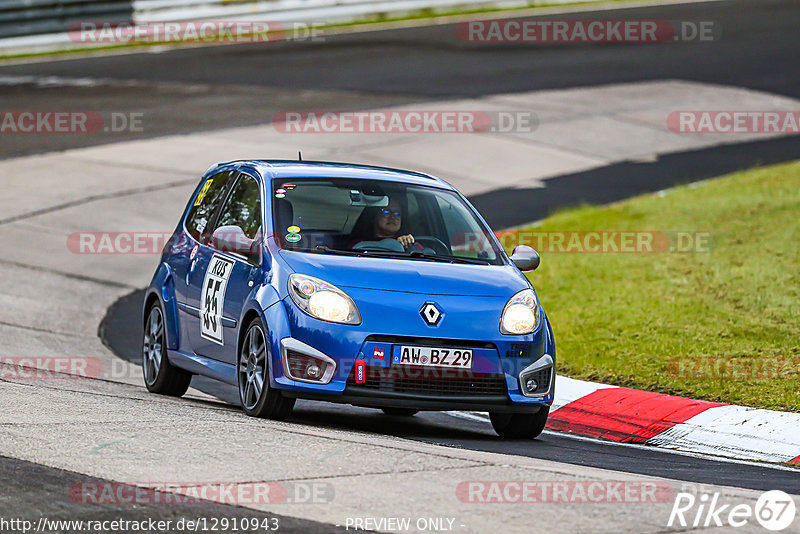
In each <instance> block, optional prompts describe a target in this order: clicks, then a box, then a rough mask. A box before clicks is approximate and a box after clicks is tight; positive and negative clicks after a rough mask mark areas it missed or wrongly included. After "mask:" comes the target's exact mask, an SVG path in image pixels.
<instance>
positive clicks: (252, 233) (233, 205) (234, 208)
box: [216, 174, 261, 239]
mask: <svg viewBox="0 0 800 534" xmlns="http://www.w3.org/2000/svg"><path fill="white" fill-rule="evenodd" d="M221 226H238V227H239V228H241V229H242V230H244V234H245V235H246V236H247V237H248V238H250V239H255V238H256V236H257V235H259V234H260V230H261V191H260V189H259V187H258V182H257V181H256V180H255V178H253V177H252V176H248V175H246V174H243V175H242V177H241V178H239V181H238V182H236V185H234V186H233V189H232V190H231V194H230V196H228V200H227V202H225V206H224V207H223V208H222V212H220V215H219V220H218V221H217V224H216V228H219V227H221Z"/></svg>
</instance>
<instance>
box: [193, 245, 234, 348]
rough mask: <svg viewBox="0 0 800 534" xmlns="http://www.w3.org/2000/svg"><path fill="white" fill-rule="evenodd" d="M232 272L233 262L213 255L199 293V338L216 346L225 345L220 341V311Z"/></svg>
mask: <svg viewBox="0 0 800 534" xmlns="http://www.w3.org/2000/svg"><path fill="white" fill-rule="evenodd" d="M232 270H233V261H232V260H229V259H227V258H224V257H223V256H220V255H218V254H214V257H213V258H211V261H210V262H209V263H208V270H207V271H206V276H205V278H204V279H203V291H202V293H200V304H201V308H202V309H201V310H200V319H201V320H200V336H201V337H203V338H204V339H208V340H209V341H213V342H214V343H217V344H218V345H223V346H224V345H225V342H224V341H223V339H222V311H223V308H224V306H225V291H226V290H227V289H228V279H230V277H231V271H232Z"/></svg>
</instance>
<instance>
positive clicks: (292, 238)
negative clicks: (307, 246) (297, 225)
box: [286, 234, 302, 243]
mask: <svg viewBox="0 0 800 534" xmlns="http://www.w3.org/2000/svg"><path fill="white" fill-rule="evenodd" d="M301 239H302V237H300V234H286V241H288V242H290V243H297V242H298V241H300V240H301Z"/></svg>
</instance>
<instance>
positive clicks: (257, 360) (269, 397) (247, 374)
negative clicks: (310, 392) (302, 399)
mask: <svg viewBox="0 0 800 534" xmlns="http://www.w3.org/2000/svg"><path fill="white" fill-rule="evenodd" d="M246 332H247V333H246V334H245V336H244V340H243V341H242V346H241V348H240V349H239V365H238V370H237V373H236V375H237V376H238V377H239V379H238V381H239V400H240V401H241V403H242V408H243V409H244V413H246V414H247V415H249V416H252V417H260V418H264V419H274V420H276V421H282V420H284V419H286V418H287V417H288V416H289V414H290V413H291V412H292V409H293V408H294V401H295V399H290V398H286V397H284V396H283V394H282V393H281V392H280V391H278V390H277V389H273V388H270V387H269V362H270V350H269V343H268V342H267V336H266V335H265V333H264V332H265V330H264V326H263V325H262V324H261V320H260V319H253V321H251V322H250V324H249V325H248V327H247V331H246Z"/></svg>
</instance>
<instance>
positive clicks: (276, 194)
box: [275, 193, 286, 198]
mask: <svg viewBox="0 0 800 534" xmlns="http://www.w3.org/2000/svg"><path fill="white" fill-rule="evenodd" d="M285 196H286V195H285V194H284V193H275V198H283V197H285Z"/></svg>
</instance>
